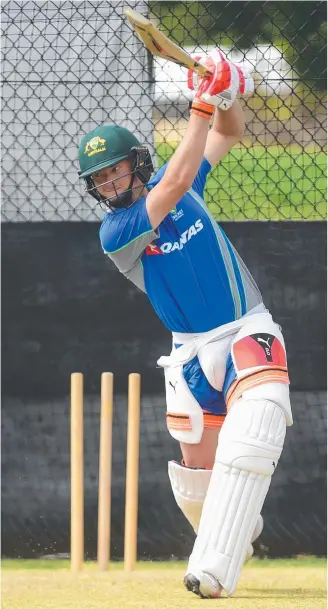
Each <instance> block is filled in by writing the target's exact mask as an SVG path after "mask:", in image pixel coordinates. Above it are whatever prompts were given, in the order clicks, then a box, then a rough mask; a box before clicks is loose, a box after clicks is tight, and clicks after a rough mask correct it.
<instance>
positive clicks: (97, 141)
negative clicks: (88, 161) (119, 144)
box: [84, 137, 106, 157]
mask: <svg viewBox="0 0 328 609" xmlns="http://www.w3.org/2000/svg"><path fill="white" fill-rule="evenodd" d="M105 150H106V140H103V139H102V138H101V137H93V138H92V140H89V141H88V142H87V143H86V146H85V149H84V154H86V155H87V156H88V157H90V156H93V155H94V154H97V153H98V152H105Z"/></svg>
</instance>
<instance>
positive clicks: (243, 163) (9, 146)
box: [1, 0, 326, 222]
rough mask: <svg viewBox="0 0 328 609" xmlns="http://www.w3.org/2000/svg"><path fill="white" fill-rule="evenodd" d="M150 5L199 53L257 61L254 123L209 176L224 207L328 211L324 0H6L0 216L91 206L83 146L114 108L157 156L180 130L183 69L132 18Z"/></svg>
mask: <svg viewBox="0 0 328 609" xmlns="http://www.w3.org/2000/svg"><path fill="white" fill-rule="evenodd" d="M127 6H131V7H132V8H134V9H136V10H138V11H139V12H142V13H143V14H145V15H147V16H149V17H150V18H151V20H153V22H154V23H155V24H156V25H158V26H159V28H160V29H162V30H163V31H164V32H165V33H166V34H167V35H168V36H169V37H170V38H171V39H172V40H173V41H175V42H177V43H178V44H180V45H181V46H182V47H184V48H185V49H186V50H187V51H188V52H190V53H191V54H198V53H201V54H204V53H208V52H209V51H210V50H211V49H212V48H213V47H214V46H218V47H220V48H221V49H222V50H223V52H224V53H225V54H226V56H227V58H228V59H231V60H232V61H234V62H238V63H242V64H243V65H244V66H245V67H247V68H248V69H249V70H251V71H252V73H253V75H254V78H255V83H256V94H255V95H254V96H252V97H250V98H249V99H247V100H246V101H242V102H241V103H242V105H243V107H244V109H245V118H246V125H247V128H246V132H245V136H244V138H243V142H242V144H240V145H239V146H236V147H235V148H234V149H233V150H232V151H231V152H230V154H228V155H227V156H226V157H225V159H224V160H223V162H222V163H221V164H220V165H219V167H218V168H216V169H215V170H214V171H213V172H212V174H211V177H210V178H209V180H208V182H207V190H206V200H207V203H208V204H209V207H210V209H211V211H212V212H213V214H214V216H215V217H216V219H218V220H250V219H251V220H284V219H305V220H320V219H323V218H324V217H325V215H326V205H325V188H326V186H325V167H326V160H325V144H326V109H325V108H326V91H325V85H326V76H325V74H326V58H325V55H326V50H325V49H326V34H325V32H326V29H325V28H326V5H325V3H324V2H272V1H270V2H256V3H251V2H239V1H237V2H235V1H234V2H179V3H176V2H149V3H148V4H147V3H146V2H142V1H136V2H134V1H133V0H131V1H130V2H122V1H118V2H115V3H114V2H113V3H108V2H107V0H106V1H95V2H87V1H82V2H81V1H77V2H31V1H24V0H23V1H22V2H14V1H9V2H2V3H1V12H2V79H3V89H2V96H3V99H2V151H3V169H2V171H3V182H2V189H3V190H2V200H3V205H2V219H3V220H4V221H10V222H13V221H42V220H51V221H55V220H57V221H58V220H95V219H97V218H99V217H100V216H101V211H100V210H99V208H97V206H96V205H95V202H94V200H93V199H92V198H91V197H89V196H86V195H85V194H84V190H83V185H82V184H81V183H79V182H78V179H77V171H78V165H77V147H78V143H79V141H80V139H81V137H82V136H83V135H84V134H85V133H87V132H88V131H90V130H91V129H93V128H95V127H96V126H97V125H99V124H102V123H107V122H117V123H118V124H121V125H124V126H125V127H127V128H130V129H133V130H134V131H135V132H136V135H137V136H139V137H140V139H141V140H142V141H143V143H146V144H148V146H149V147H150V149H151V151H152V152H153V154H154V161H155V165H156V166H159V165H161V164H162V163H163V162H165V161H166V160H168V159H169V158H170V156H171V155H172V153H173V151H174V149H175V148H176V146H177V144H178V142H179V141H180V139H181V137H182V136H183V134H184V131H185V128H186V121H187V118H188V115H189V110H188V102H189V100H190V92H189V91H188V89H187V86H186V71H185V70H184V69H183V68H180V67H179V66H176V65H175V64H172V63H171V62H167V61H164V60H161V59H157V58H152V56H151V55H150V54H149V53H148V52H147V51H146V49H145V48H144V46H143V45H142V43H141V42H140V41H139V40H138V38H137V37H136V36H135V34H134V33H133V31H132V30H131V27H130V25H129V24H128V22H127V20H126V19H125V18H124V8H125V7H127Z"/></svg>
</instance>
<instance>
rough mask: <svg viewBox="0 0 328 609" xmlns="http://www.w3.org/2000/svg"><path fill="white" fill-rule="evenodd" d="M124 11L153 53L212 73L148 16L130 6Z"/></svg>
mask: <svg viewBox="0 0 328 609" xmlns="http://www.w3.org/2000/svg"><path fill="white" fill-rule="evenodd" d="M124 12H125V15H126V17H127V18H128V20H129V22H130V23H131V25H132V26H133V27H134V29H135V31H136V33H137V35H138V36H139V38H140V40H141V41H142V42H143V44H144V45H145V46H146V47H147V49H148V50H149V51H150V52H151V53H152V54H153V55H155V56H156V57H162V58H163V59H167V60H168V61H173V62H174V63H177V64H179V65H180V66H184V67H185V68H188V69H191V70H195V71H196V72H199V73H200V74H202V75H203V76H206V75H207V76H209V75H210V72H209V70H208V69H207V68H205V67H204V66H203V65H202V64H201V63H200V62H199V61H196V60H195V59H193V58H192V57H191V56H190V55H188V53H186V52H185V51H184V50H183V49H181V48H180V47H178V45H177V44H175V43H174V42H172V40H170V39H169V38H167V36H165V34H163V33H162V32H160V31H159V30H158V29H157V28H156V27H155V26H154V25H153V23H152V22H151V21H149V19H146V17H144V16H143V15H141V14H140V13H138V12H137V11H134V10H132V9H130V8H126V9H125V11H124Z"/></svg>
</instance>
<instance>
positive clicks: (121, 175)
mask: <svg viewBox="0 0 328 609" xmlns="http://www.w3.org/2000/svg"><path fill="white" fill-rule="evenodd" d="M92 179H93V182H94V185H95V186H96V187H97V190H98V192H99V194H101V196H102V197H105V198H106V199H110V198H111V197H114V198H115V197H117V196H118V195H120V194H121V193H122V192H124V191H125V190H127V188H128V187H129V184H130V181H131V162H130V161H129V160H128V159H124V160H123V161H120V162H119V163H117V164H116V165H113V167H106V168H105V169H101V170H100V171H97V172H96V173H93V174H92Z"/></svg>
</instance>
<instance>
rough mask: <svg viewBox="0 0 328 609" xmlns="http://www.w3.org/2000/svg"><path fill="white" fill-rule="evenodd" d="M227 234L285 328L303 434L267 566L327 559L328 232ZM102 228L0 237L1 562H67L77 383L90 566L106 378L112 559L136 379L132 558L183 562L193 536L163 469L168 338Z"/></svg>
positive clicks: (273, 505)
mask: <svg viewBox="0 0 328 609" xmlns="http://www.w3.org/2000/svg"><path fill="white" fill-rule="evenodd" d="M222 226H223V228H224V230H225V231H226V233H227V235H228V237H229V238H230V239H231V241H232V243H233V244H234V246H235V247H236V249H237V250H238V251H239V253H240V254H241V256H242V258H243V259H244V261H245V262H246V264H247V265H248V267H249V268H250V271H251V272H252V274H253V276H254V278H255V280H256V281H257V282H258V284H259V287H260V289H261V291H262V294H263V298H264V302H265V304H266V306H267V307H268V308H269V309H270V311H271V313H272V314H273V316H274V319H275V321H277V322H278V323H279V324H281V326H282V329H283V333H284V337H285V341H286V345H287V355H288V363H289V369H290V377H291V396H292V407H293V413H294V420H295V423H294V425H293V427H292V428H290V429H288V432H287V439H286V443H285V448H284V451H283V455H282V458H281V461H280V464H279V467H278V470H277V472H276V473H275V476H274V477H273V482H272V485H271V488H270V491H269V495H268V498H267V500H266V503H265V507H264V510H263V515H264V519H265V528H264V532H263V534H262V536H261V541H262V543H263V544H264V545H265V546H267V548H268V549H267V553H268V554H269V555H270V556H290V555H293V554H298V553H311V554H324V553H325V550H326V541H325V523H326V490H325V482H326V473H325V472H326V432H325V414H326V394H325V389H326V225H325V223H324V222H309V223H304V222H284V223H281V222H280V223H274V222H267V223H264V222H263V223H261V222H243V223H236V222H226V223H222ZM98 229H99V223H97V222H95V223H93V222H88V223H79V222H77V223H74V222H58V223H56V222H42V223H32V224H27V223H15V224H4V225H3V228H2V339H3V345H2V552H3V555H5V556H15V557H17V556H23V557H29V556H39V555H45V554H53V553H62V552H63V553H66V552H69V534H70V513H69V512H70V466H69V457H70V454H69V451H70V447H69V433H70V426H69V416H70V404H69V390H70V374H71V373H72V372H83V374H84V378H85V515H86V517H85V543H86V555H87V557H89V558H91V557H93V558H94V557H95V555H96V530H97V488H98V487H97V485H98V450H99V406H100V399H99V396H100V375H101V372H103V371H111V372H113V373H114V375H115V413H114V452H113V491H112V493H113V508H112V556H113V558H120V557H122V555H123V530H124V521H123V515H124V484H125V475H124V468H125V447H126V410H127V408H126V406H127V404H126V402H127V376H128V374H129V373H130V372H140V373H141V375H142V416H141V418H142V420H141V446H140V451H141V454H140V485H139V499H140V506H139V536H138V552H139V556H140V557H143V558H152V559H154V558H155V559H156V558H167V557H170V556H172V555H174V556H177V557H181V558H182V557H185V556H187V555H188V553H189V552H190V550H191V547H192V543H193V533H192V531H191V528H190V527H189V525H188V523H187V522H186V521H185V519H184V517H183V516H182V514H181V513H180V511H179V509H178V508H177V506H176V504H175V501H174V499H173V495H172V491H171V487H170V483H169V480H168V476H167V461H168V460H170V459H172V458H179V450H178V445H177V443H176V442H175V441H174V440H173V439H172V438H171V437H170V435H169V434H168V432H167V430H166V427H165V409H166V407H165V395H164V381H163V378H162V370H161V369H158V368H156V361H157V359H158V358H159V357H160V356H161V355H163V354H168V353H169V351H170V342H171V339H170V334H169V332H168V331H167V330H166V329H165V328H164V327H163V326H162V325H161V322H160V321H159V320H158V319H157V317H156V316H155V313H154V312H153V310H152V308H151V306H150V304H149V302H148V301H147V298H146V296H145V295H144V294H143V293H142V292H140V291H138V290H137V288H135V287H134V286H133V285H132V284H131V283H130V282H128V281H127V280H126V279H125V278H124V277H123V276H122V275H120V273H119V272H118V271H117V270H116V269H115V268H114V266H113V265H112V263H111V262H110V261H109V259H108V258H107V257H106V256H105V255H104V254H103V253H102V250H101V248H100V244H99V239H98Z"/></svg>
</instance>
